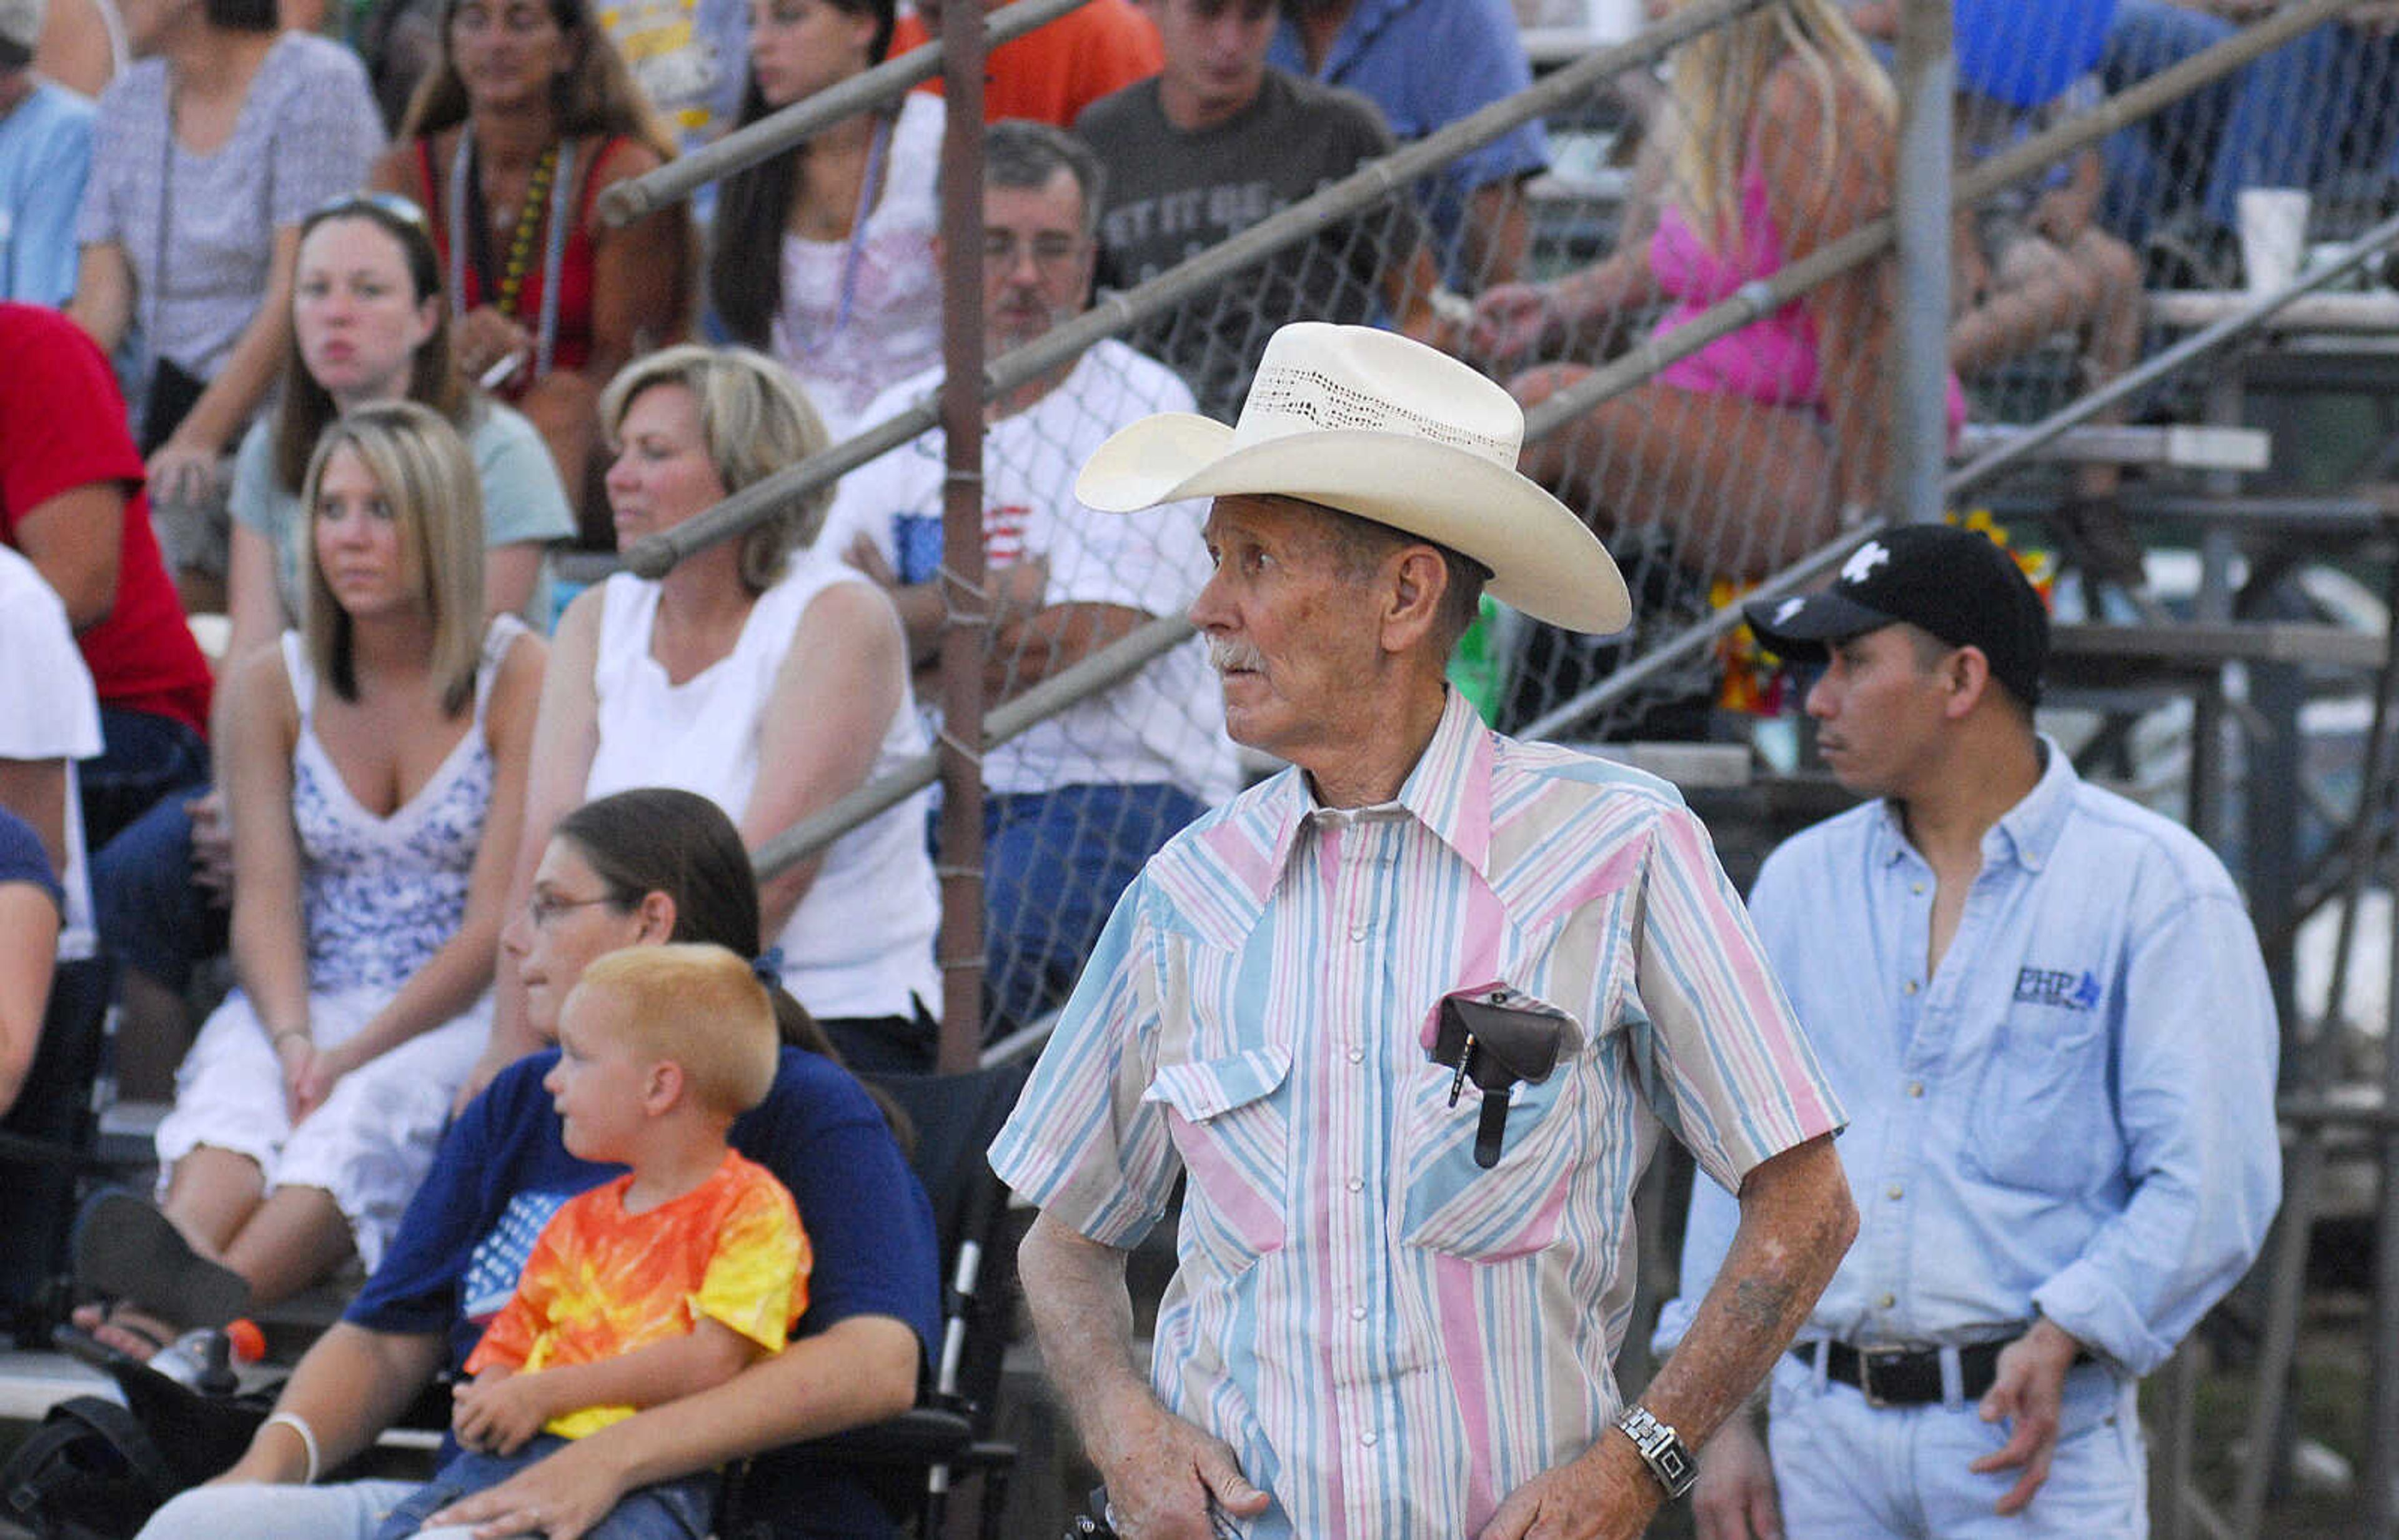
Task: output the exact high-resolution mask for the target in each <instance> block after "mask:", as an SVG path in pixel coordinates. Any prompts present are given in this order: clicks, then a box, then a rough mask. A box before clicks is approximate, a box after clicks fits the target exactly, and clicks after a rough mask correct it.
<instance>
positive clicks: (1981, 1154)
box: [1966, 1006, 2121, 1194]
mask: <svg viewBox="0 0 2399 1540" xmlns="http://www.w3.org/2000/svg"><path fill="white" fill-rule="evenodd" d="M2108 1041H2109V1039H2108V1023H2107V1020H2106V1019H2105V1018H2104V1017H2102V1016H2101V1015H2100V1014H2099V1013H2098V1012H2096V1011H2084V1012H2068V1011H2065V1010H2061V1009H2058V1008H2056V1007H2048V1006H2034V1007H2031V1008H2030V1009H2029V1010H2026V1009H2019V1010H2017V1011H2016V1012H2014V1013H2013V1014H2012V1015H2011V1016H2010V1017H2009V1018H2008V1020H2007V1021H2006V1022H2005V1023H2004V1024H2002V1025H2001V1027H2000V1028H1999V1040H1998V1042H1997V1043H1996V1044H1994V1045H1993V1047H1992V1052H1991V1059H1990V1062H1989V1063H1988V1064H1987V1065H1986V1067H1985V1068H1984V1071H1983V1074H1982V1078H1981V1084H1980V1086H1979V1087H1978V1088H1977V1090H1976V1092H1975V1095H1974V1104H1973V1109H1972V1112H1971V1113H1970V1114H1968V1123H1967V1141H1966V1159H1967V1163H1968V1165H1969V1166H1970V1167H1972V1169H1976V1170H1978V1171H1980V1172H1981V1173H1982V1174H1983V1176H1984V1177H1985V1178H1986V1179H1987V1180H1989V1181H1991V1182H1995V1183H1997V1184H1999V1186H2002V1187H2015V1188H2020V1189H2023V1190H2025V1191H2027V1192H2036V1193H2057V1194H2070V1193H2080V1192H2084V1191H2087V1190H2089V1189H2090V1188H2091V1187H2093V1186H2094V1185H2096V1184H2097V1183H2098V1182H2100V1181H2101V1180H2102V1179H2104V1178H2105V1177H2106V1175H2107V1174H2108V1172H2109V1171H2111V1170H2113V1169H2115V1167H2116V1166H2117V1165H2118V1164H2119V1163H2120V1159H2121V1157H2120V1154H2119V1150H2118V1143H2119V1141H2118V1140H2117V1137H2116V1132H2115V1128H2114V1127H2113V1119H2112V1118H2111V1117H2110V1115H2109V1112H2108Z"/></svg>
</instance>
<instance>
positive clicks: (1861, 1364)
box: [1858, 1347, 1907, 1412]
mask: <svg viewBox="0 0 2399 1540" xmlns="http://www.w3.org/2000/svg"><path fill="white" fill-rule="evenodd" d="M1906 1353H1907V1349H1905V1348H1904V1347H1879V1348H1877V1347H1861V1348H1859V1349H1858V1394H1859V1395H1861V1396H1863V1397H1864V1398H1865V1402H1866V1405H1868V1406H1870V1407H1873V1408H1874V1409H1875V1410H1877V1412H1882V1411H1888V1410H1890V1408H1891V1402H1889V1401H1886V1400H1884V1399H1883V1398H1882V1397H1881V1396H1880V1395H1879V1394H1878V1393H1877V1391H1876V1390H1875V1384H1874V1370H1875V1360H1876V1359H1877V1358H1903V1357H1904V1356H1905V1355H1906Z"/></svg>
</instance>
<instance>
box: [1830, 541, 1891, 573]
mask: <svg viewBox="0 0 2399 1540" xmlns="http://www.w3.org/2000/svg"><path fill="white" fill-rule="evenodd" d="M1890 564H1891V547H1889V546H1886V545H1884V544H1883V543H1882V542H1881V541H1879V540H1869V541H1867V542H1866V543H1865V544H1864V545H1863V546H1860V547H1858V548H1857V549H1856V550H1853V551H1851V552H1850V559H1849V560H1848V561H1844V562H1842V563H1841V581H1842V582H1844V583H1863V582H1864V581H1865V580H1866V579H1867V578H1869V577H1872V576H1873V575H1874V570H1875V569H1876V568H1877V567H1884V566H1889V565H1890Z"/></svg>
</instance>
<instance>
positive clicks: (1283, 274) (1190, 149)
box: [1075, 0, 1456, 422]
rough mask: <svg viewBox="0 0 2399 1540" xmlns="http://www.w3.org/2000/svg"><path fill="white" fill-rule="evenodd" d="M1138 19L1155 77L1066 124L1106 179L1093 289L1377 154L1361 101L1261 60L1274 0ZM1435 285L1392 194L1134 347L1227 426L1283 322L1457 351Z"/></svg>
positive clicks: (1239, 0)
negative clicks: (1360, 328)
mask: <svg viewBox="0 0 2399 1540" xmlns="http://www.w3.org/2000/svg"><path fill="white" fill-rule="evenodd" d="M1144 8H1145V9H1146V10H1148V11H1149V13H1150V14H1151V16H1152V17H1153V18H1154V19H1155V20H1157V22H1158V30H1159V36H1160V37H1162V38H1163V39H1164V40H1165V45H1166V65H1165V68H1164V69H1163V70H1161V71H1160V72H1159V74H1157V75H1156V76H1154V77H1152V78H1150V79H1148V80H1144V81H1141V82H1140V83H1138V84H1136V85H1132V86H1128V87H1126V88H1124V89H1123V90H1120V91H1118V92H1117V93H1116V94H1115V95H1113V96H1109V97H1106V98H1105V99H1103V100H1101V101H1095V102H1093V103H1092V104H1091V106H1089V107H1087V108H1085V109H1084V111H1083V115H1082V116H1080V117H1079V118H1078V119H1076V121H1075V131H1076V132H1077V133H1078V134H1079V135H1080V136H1081V137H1082V139H1083V140H1084V142H1087V143H1089V144H1091V146H1092V147H1093V149H1094V150H1095V151H1097V153H1098V154H1099V156H1100V161H1101V164H1102V166H1103V168H1104V169H1105V171H1106V173H1107V196H1106V198H1105V201H1104V203H1103V204H1102V206H1101V209H1100V220H1099V240H1100V272H1101V278H1102V281H1103V282H1104V283H1105V284H1107V285H1109V286H1111V287H1114V288H1119V289H1130V288H1132V287H1133V286H1134V285H1135V284H1140V283H1146V282H1148V281H1149V280H1150V279H1152V278H1154V277H1158V276H1159V274H1161V273H1163V272H1165V271H1166V270H1167V269H1169V268H1171V267H1173V266H1175V265H1176V264H1178V263H1182V262H1184V261H1186V260H1187V259H1189V258H1191V257H1193V256H1196V255H1198V254H1199V253H1200V252H1201V251H1205V250H1212V249H1213V248H1214V247H1216V246H1219V245H1221V244H1223V243H1224V242H1225V241H1226V240H1228V239H1230V238H1231V237H1232V236H1236V235H1239V234H1240V232H1241V231H1243V230H1246V229H1248V228H1249V227H1250V226H1251V225H1254V224H1256V223H1259V222H1260V221H1262V220H1264V219H1267V217H1268V216H1270V215H1273V214H1277V213H1280V212H1281V211H1282V210H1283V209H1287V208H1289V207H1290V206H1291V205H1292V204H1294V203H1297V202H1298V201H1300V200H1301V199H1302V198H1305V197H1308V196H1311V195H1313V194H1314V193H1315V192H1316V191H1317V190H1318V189H1319V188H1321V187H1322V186H1324V185H1325V184H1326V183H1328V182H1337V181H1339V180H1340V179H1341V178H1343V177H1345V176H1348V175H1349V173H1350V172H1352V171H1354V170H1356V169H1358V168H1359V167H1360V166H1362V165H1363V164H1365V163H1366V162H1367V161H1369V160H1373V159H1376V158H1377V157H1379V156H1382V155H1389V153H1390V152H1391V150H1392V147H1393V141H1392V138H1391V131H1390V129H1389V128H1387V127H1385V125H1384V122H1383V115H1382V114H1381V112H1380V111H1378V110H1377V109H1376V106H1375V104H1374V103H1373V102H1371V101H1367V100H1366V99H1365V98H1364V97H1362V96H1360V95H1358V94H1357V93H1356V92H1354V91H1349V90H1345V89H1342V88H1337V87H1333V86H1324V85H1320V84H1318V83H1317V82H1315V81H1312V80H1308V79H1304V78H1302V77H1301V76H1299V75H1296V74H1292V73H1290V72H1289V71H1285V70H1279V69H1275V68H1273V67H1271V66H1269V65H1268V64H1267V48H1268V47H1269V46H1270V45H1271V44H1272V43H1273V42H1274V37H1275V27H1276V18H1277V15H1278V13H1277V11H1276V8H1275V6H1274V3H1273V0H1145V7H1144ZM1440 288H1441V275H1440V273H1439V271H1438V270H1437V269H1436V267H1435V265H1434V263H1433V256H1432V249H1431V246H1430V243H1429V242H1427V241H1426V240H1425V239H1424V238H1423V231H1422V228H1421V225H1420V224H1419V222H1418V221H1417V219H1416V209H1415V207H1414V205H1413V203H1412V202H1411V200H1410V199H1409V198H1408V196H1406V195H1405V194H1399V195H1395V196H1392V197H1390V198H1388V199H1386V200H1385V201H1384V202H1383V203H1381V204H1379V205H1377V206H1376V207H1375V208H1373V209H1368V210H1367V211H1366V212H1364V213H1362V214H1360V215H1358V216H1357V217H1355V218H1354V219H1350V220H1345V221H1343V222H1342V223H1339V224H1336V225H1334V226H1332V227H1331V228H1328V229H1326V230H1324V231H1322V232H1321V233H1320V234H1318V235H1317V236H1314V237H1313V238H1311V239H1309V240H1307V241H1303V242H1301V243H1299V244H1298V245H1295V246H1291V247H1286V248H1284V249H1283V250H1281V251H1280V252H1278V253H1276V254H1275V255H1274V256H1272V257H1270V258H1268V259H1267V260H1266V261H1265V262H1264V263H1260V264H1259V265H1257V266H1254V267H1251V268H1247V269H1245V270H1243V271H1242V272H1240V274H1238V275H1236V276H1235V277H1231V278H1229V279H1227V281H1226V282H1224V283H1222V284H1220V285H1218V286H1216V287H1214V288H1213V289H1210V290H1205V291H1204V292H1202V293H1200V294H1198V295H1196V296H1194V297H1193V298H1191V299H1190V300H1188V301H1186V302H1185V303H1184V304H1179V305H1177V306H1175V307H1174V308H1173V309H1172V311H1170V312H1168V313H1167V315H1166V316H1164V317H1161V318H1160V319H1159V320H1158V321H1156V322H1154V323H1151V324H1150V325H1148V326H1146V327H1145V328H1144V329H1143V330H1141V331H1137V332H1136V333H1135V334H1134V336H1135V340H1136V342H1137V343H1138V344H1140V345H1143V346H1145V347H1147V348H1148V349H1149V350H1150V351H1152V352H1155V353H1156V354H1157V355H1158V356H1159V358H1163V359H1165V360H1166V361H1167V362H1168V363H1170V364H1172V365H1173V366H1174V367H1175V369H1176V370H1178V371H1180V372H1181V373H1182V375H1183V377H1184V378H1185V379H1186V381H1188V382H1189V383H1190V385H1191V387H1192V389H1193V390H1194V391H1196V392H1197V393H1198V394H1199V398H1200V410H1201V411H1203V412H1207V413H1208V414H1209V415H1210V416H1212V417H1216V418H1220V419H1222V420H1224V421H1227V422H1229V421H1231V420H1232V417H1233V415H1234V413H1235V412H1238V411H1239V410H1240V404H1241V399H1242V397H1244V396H1246V395H1247V394H1248V393H1249V388H1250V375H1251V372H1252V371H1254V369H1255V368H1256V367H1257V358H1258V351H1259V349H1260V348H1261V347H1262V346H1263V345H1264V344H1265V342H1266V338H1267V333H1268V332H1269V331H1273V330H1274V329H1275V328H1276V327H1277V326H1279V325H1281V323H1282V322H1284V321H1288V320H1303V319H1304V320H1326V321H1338V322H1348V323H1363V322H1373V321H1382V322H1388V323H1389V325H1390V326H1391V327H1392V329H1393V330H1395V331H1400V332H1402V333H1403V334H1405V335H1407V336H1410V337H1414V338H1415V339H1416V341H1418V342H1422V343H1428V344H1431V345H1432V346H1435V347H1439V348H1442V349H1443V350H1444V351H1450V352H1454V351H1456V349H1455V347H1454V346H1453V345H1452V344H1451V341H1450V340H1449V339H1448V338H1447V337H1446V336H1445V331H1446V328H1445V327H1444V325H1443V322H1442V320H1441V318H1440V314H1439V310H1438V308H1437V304H1438V302H1437V300H1436V295H1437V294H1438V292H1439V290H1440Z"/></svg>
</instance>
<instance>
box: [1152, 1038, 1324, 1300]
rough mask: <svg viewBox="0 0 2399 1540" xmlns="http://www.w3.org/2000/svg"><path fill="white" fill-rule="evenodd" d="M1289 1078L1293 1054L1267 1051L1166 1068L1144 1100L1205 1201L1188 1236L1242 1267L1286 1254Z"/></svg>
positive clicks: (1190, 1220)
mask: <svg viewBox="0 0 2399 1540" xmlns="http://www.w3.org/2000/svg"><path fill="white" fill-rule="evenodd" d="M1290 1078H1291V1049H1290V1048H1288V1047H1284V1046H1283V1045H1281V1044H1268V1045H1266V1046H1264V1047H1254V1048H1244V1049H1242V1050H1241V1051H1240V1052H1239V1053H1236V1054H1232V1055H1230V1056H1228V1057H1227V1058H1222V1059H1200V1060H1190V1061H1188V1062H1186V1063H1181V1064H1165V1065H1160V1066H1159V1070H1158V1073H1157V1074H1156V1075H1154V1076H1153V1077H1152V1078H1151V1080H1150V1083H1149V1088H1148V1089H1147V1090H1145V1091H1144V1092H1143V1093H1142V1100H1143V1101H1154V1102H1157V1103H1159V1105H1160V1106H1162V1107H1164V1108H1165V1109H1166V1121H1167V1128H1168V1132H1169V1134H1170V1136H1171V1137H1172V1139H1173V1141H1174V1148H1175V1151H1176V1153H1177V1154H1178V1155H1181V1156H1182V1159H1183V1169H1184V1172H1185V1174H1186V1176H1187V1177H1188V1178H1189V1179H1190V1183H1191V1189H1192V1192H1193V1194H1194V1195H1195V1196H1199V1197H1200V1198H1201V1199H1203V1200H1204V1201H1203V1202H1201V1203H1200V1204H1196V1205H1186V1234H1196V1236H1197V1238H1198V1239H1199V1240H1200V1243H1201V1244H1203V1245H1206V1246H1209V1247H1211V1248H1212V1249H1221V1250H1224V1252H1225V1255H1224V1256H1223V1258H1222V1260H1223V1261H1225V1262H1226V1263H1230V1264H1232V1265H1235V1266H1238V1265H1240V1264H1241V1263H1243V1262H1245V1261H1254V1260H1255V1259H1256V1258H1257V1257H1260V1256H1264V1255H1266V1254H1267V1253H1268V1252H1271V1251H1279V1250H1282V1243H1283V1234H1284V1228H1285V1225H1284V1213H1283V1194H1282V1187H1281V1177H1282V1173H1283V1172H1284V1171H1285V1170H1286V1169H1289V1165H1290V1114H1289V1108H1288V1098H1286V1097H1284V1096H1283V1095H1281V1094H1280V1093H1281V1091H1282V1089H1283V1087H1284V1083H1285V1082H1286V1081H1288V1080H1289V1079H1290ZM1194 1226H1197V1229H1196V1231H1195V1230H1194V1228H1193V1227H1194ZM1243 1252H1246V1253H1248V1255H1247V1256H1246V1257H1243V1256H1242V1255H1241V1253H1243Z"/></svg>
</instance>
